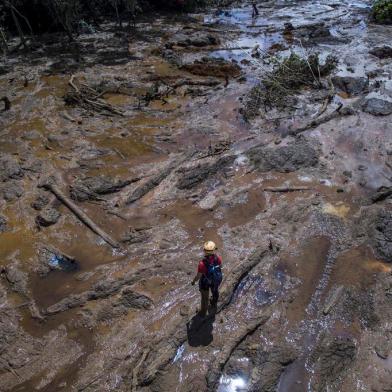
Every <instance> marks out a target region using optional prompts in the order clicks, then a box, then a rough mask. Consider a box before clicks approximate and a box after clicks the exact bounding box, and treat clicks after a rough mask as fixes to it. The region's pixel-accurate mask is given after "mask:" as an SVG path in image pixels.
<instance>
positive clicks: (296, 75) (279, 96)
mask: <svg viewBox="0 0 392 392" xmlns="http://www.w3.org/2000/svg"><path fill="white" fill-rule="evenodd" d="M275 61H276V62H277V63H276V65H275V66H274V68H273V70H272V71H271V72H267V73H266V74H265V76H264V77H263V78H262V79H261V81H260V83H259V84H258V85H256V86H255V87H253V88H252V89H251V90H250V92H249V94H248V96H247V97H246V99H245V104H244V108H243V111H242V112H243V115H244V117H245V118H246V119H252V118H254V117H255V116H257V114H258V113H259V111H260V109H261V108H265V109H270V108H273V107H287V106H290V105H291V106H292V105H293V103H294V95H295V94H296V93H298V92H299V90H300V89H301V88H303V87H309V88H322V87H323V84H322V78H323V77H325V76H327V75H329V74H330V73H331V72H332V71H333V70H334V69H335V68H336V65H337V63H338V60H337V58H336V57H334V56H328V57H327V59H326V60H325V63H324V64H320V60H319V56H318V54H312V55H310V56H308V57H305V58H302V57H300V56H298V55H297V54H295V53H292V54H291V55H290V56H289V57H286V58H284V59H283V60H281V61H279V60H275Z"/></svg>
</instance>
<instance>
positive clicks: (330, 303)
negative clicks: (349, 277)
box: [323, 286, 344, 316]
mask: <svg viewBox="0 0 392 392" xmlns="http://www.w3.org/2000/svg"><path fill="white" fill-rule="evenodd" d="M343 291H344V287H343V286H339V287H338V288H337V289H336V290H335V291H334V292H333V293H332V295H331V296H330V298H329V299H328V302H327V304H326V305H325V306H324V309H323V314H324V315H325V316H326V315H327V314H328V313H329V312H330V311H331V309H332V308H333V307H334V306H335V305H336V304H337V302H338V301H339V298H340V297H341V295H342V294H343Z"/></svg>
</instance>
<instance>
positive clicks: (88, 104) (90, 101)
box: [64, 75, 124, 116]
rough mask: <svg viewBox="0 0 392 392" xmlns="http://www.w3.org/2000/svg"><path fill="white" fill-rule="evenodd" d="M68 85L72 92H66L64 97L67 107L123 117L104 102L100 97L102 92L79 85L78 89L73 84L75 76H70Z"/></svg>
mask: <svg viewBox="0 0 392 392" xmlns="http://www.w3.org/2000/svg"><path fill="white" fill-rule="evenodd" d="M68 84H69V85H70V86H71V87H72V90H70V91H68V92H67V94H66V95H65V96H64V101H65V103H66V104H67V105H78V106H80V107H82V108H84V109H86V110H93V111H95V112H100V113H109V114H116V115H118V116H123V115H124V113H123V112H122V111H121V110H119V109H117V108H115V107H114V106H112V105H110V104H108V103H107V102H105V101H104V100H103V99H101V97H102V96H103V95H104V92H98V91H96V90H95V89H93V88H92V87H90V86H88V85H86V84H82V83H80V87H78V86H77V85H76V84H75V75H72V76H71V79H70V80H69V82H68Z"/></svg>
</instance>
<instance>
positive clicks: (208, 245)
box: [204, 241, 216, 253]
mask: <svg viewBox="0 0 392 392" xmlns="http://www.w3.org/2000/svg"><path fill="white" fill-rule="evenodd" d="M215 250H216V245H215V242H213V241H207V242H205V243H204V251H205V252H209V253H210V252H214V251H215Z"/></svg>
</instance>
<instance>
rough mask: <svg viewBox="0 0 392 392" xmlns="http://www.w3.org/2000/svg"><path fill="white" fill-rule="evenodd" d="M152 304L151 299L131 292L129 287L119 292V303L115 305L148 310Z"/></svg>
mask: <svg viewBox="0 0 392 392" xmlns="http://www.w3.org/2000/svg"><path fill="white" fill-rule="evenodd" d="M152 304H153V301H152V299H151V298H149V297H146V296H145V295H142V294H140V293H137V292H135V291H133V290H132V289H131V288H130V287H125V288H124V289H123V290H122V292H121V297H120V300H119V302H118V303H117V304H116V305H115V306H118V305H121V306H124V307H126V308H135V309H150V308H151V306H152Z"/></svg>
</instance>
